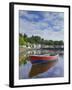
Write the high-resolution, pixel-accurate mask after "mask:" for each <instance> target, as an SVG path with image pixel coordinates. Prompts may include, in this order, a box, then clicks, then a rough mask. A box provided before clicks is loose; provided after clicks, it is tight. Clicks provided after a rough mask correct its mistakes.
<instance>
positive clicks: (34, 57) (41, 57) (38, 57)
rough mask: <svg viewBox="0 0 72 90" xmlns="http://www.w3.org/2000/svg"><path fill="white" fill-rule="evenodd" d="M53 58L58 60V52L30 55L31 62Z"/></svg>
mask: <svg viewBox="0 0 72 90" xmlns="http://www.w3.org/2000/svg"><path fill="white" fill-rule="evenodd" d="M55 60H58V54H44V55H30V61H31V63H32V64H36V63H46V62H49V61H55Z"/></svg>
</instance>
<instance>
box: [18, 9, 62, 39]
mask: <svg viewBox="0 0 72 90" xmlns="http://www.w3.org/2000/svg"><path fill="white" fill-rule="evenodd" d="M19 32H20V33H22V34H24V33H25V34H27V35H28V37H30V36H32V35H34V36H40V37H41V38H44V39H45V40H64V13H63V12H50V11H24V10H20V11H19Z"/></svg>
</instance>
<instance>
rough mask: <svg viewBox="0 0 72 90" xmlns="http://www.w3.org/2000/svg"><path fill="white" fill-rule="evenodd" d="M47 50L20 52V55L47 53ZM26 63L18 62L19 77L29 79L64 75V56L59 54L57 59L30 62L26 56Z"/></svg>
mask: <svg viewBox="0 0 72 90" xmlns="http://www.w3.org/2000/svg"><path fill="white" fill-rule="evenodd" d="M47 53H48V50H33V51H27V52H26V53H22V54H21V55H22V56H23V55H24V56H25V57H28V56H29V55H33V54H47ZM26 59H28V60H27V63H26V64H24V63H22V64H20V66H19V79H29V78H47V77H63V76H64V57H63V55H60V56H59V58H58V60H55V61H52V62H47V63H40V64H33V65H32V64H31V62H30V61H29V58H26Z"/></svg>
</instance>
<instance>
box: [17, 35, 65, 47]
mask: <svg viewBox="0 0 72 90" xmlns="http://www.w3.org/2000/svg"><path fill="white" fill-rule="evenodd" d="M28 43H30V44H44V45H54V46H55V45H64V42H63V41H62V40H60V41H53V40H44V39H43V38H41V37H40V36H31V37H28V36H27V35H26V34H24V35H22V34H19V44H20V45H26V46H28Z"/></svg>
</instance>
